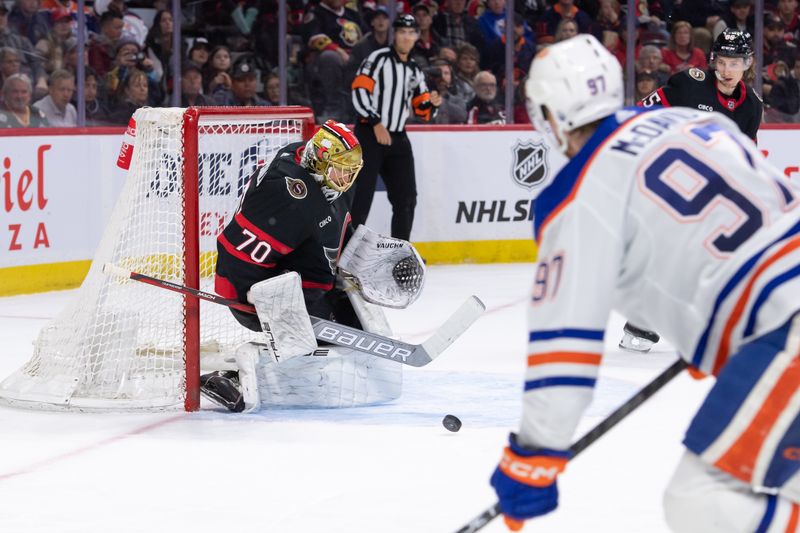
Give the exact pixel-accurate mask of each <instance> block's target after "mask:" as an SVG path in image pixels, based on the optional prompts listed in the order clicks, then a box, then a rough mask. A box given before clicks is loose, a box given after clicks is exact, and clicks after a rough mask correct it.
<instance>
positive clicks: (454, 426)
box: [442, 415, 461, 433]
mask: <svg viewBox="0 0 800 533" xmlns="http://www.w3.org/2000/svg"><path fill="white" fill-rule="evenodd" d="M442 425H443V426H444V427H445V428H446V429H447V431H452V432H453V433H455V432H456V431H458V430H459V429H461V420H459V419H458V417H457V416H454V415H447V416H445V417H444V418H443V419H442Z"/></svg>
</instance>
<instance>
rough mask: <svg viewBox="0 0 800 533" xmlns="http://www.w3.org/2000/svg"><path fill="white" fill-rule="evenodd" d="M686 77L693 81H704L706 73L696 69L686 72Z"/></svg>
mask: <svg viewBox="0 0 800 533" xmlns="http://www.w3.org/2000/svg"><path fill="white" fill-rule="evenodd" d="M686 75H687V76H689V77H690V78H691V79H693V80H695V81H706V73H705V71H704V70H701V69H699V68H697V67H692V68H690V69H688V70H686Z"/></svg>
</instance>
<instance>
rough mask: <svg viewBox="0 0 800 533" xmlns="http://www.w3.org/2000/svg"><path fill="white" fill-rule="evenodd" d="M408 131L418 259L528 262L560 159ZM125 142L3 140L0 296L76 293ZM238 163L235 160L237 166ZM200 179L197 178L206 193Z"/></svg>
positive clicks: (118, 180) (382, 210) (38, 135)
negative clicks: (545, 185)
mask: <svg viewBox="0 0 800 533" xmlns="http://www.w3.org/2000/svg"><path fill="white" fill-rule="evenodd" d="M410 130H411V131H410V133H409V136H410V138H411V142H412V145H413V148H414V160H415V168H416V177H417V189H418V199H417V209H416V215H415V216H416V218H415V222H414V230H413V233H412V241H414V243H415V244H416V245H417V247H418V248H419V250H420V252H421V254H422V255H423V257H425V259H426V260H427V261H428V262H429V263H431V264H433V263H465V262H476V263H479V262H480V263H487V262H516V261H532V260H533V259H534V258H535V254H536V248H535V244H534V243H533V241H532V239H531V234H532V229H531V219H532V201H531V199H530V194H531V193H530V191H531V189H532V187H535V186H536V184H538V183H540V182H541V181H543V180H545V179H547V178H548V177H549V176H552V175H553V173H555V172H557V171H558V169H559V168H560V167H561V166H562V165H563V164H564V161H565V160H564V158H563V156H562V155H561V154H559V153H557V152H556V151H555V150H553V149H551V148H548V147H547V145H546V144H545V143H544V142H543V140H542V139H541V137H540V136H539V134H538V133H536V132H534V131H532V130H531V129H530V128H529V127H523V126H506V127H502V126H472V127H465V126H434V127H415V128H411V129H410ZM7 132H8V133H7ZM12 133H13V135H12ZM122 133H123V130H122V129H118V128H103V129H94V130H74V129H58V130H18V131H11V130H6V132H3V133H0V162H1V163H2V166H0V190H1V191H2V194H3V208H2V211H0V213H1V214H0V249H2V250H3V253H2V254H0V295H11V294H23V293H31V292H40V291H49V290H56V289H66V288H71V287H75V286H77V285H79V284H80V282H81V281H82V279H83V277H84V276H85V274H86V272H87V271H88V268H89V263H90V261H91V258H92V256H93V254H94V249H95V247H96V246H97V244H98V242H99V239H100V237H101V235H102V232H103V228H104V227H105V224H106V221H107V220H108V218H109V215H110V213H111V211H112V210H113V208H114V203H115V201H116V198H117V196H118V194H119V191H120V190H121V187H122V184H123V183H124V180H125V177H126V174H125V171H123V170H120V169H118V168H117V167H116V164H115V162H116V159H117V155H118V152H119V147H120V141H121V137H122ZM799 134H800V128H796V127H794V126H765V127H764V128H762V130H761V131H760V133H759V147H760V148H761V149H762V150H764V151H765V153H767V157H768V159H769V160H770V161H771V162H772V163H773V164H775V165H776V166H777V167H778V168H780V169H782V170H783V171H784V173H785V174H786V175H788V176H790V177H794V178H796V179H797V175H798V173H800V168H798V167H800V155H798V154H797V153H796V149H794V147H796V146H797V144H798V143H797V139H798V135H799ZM239 155H240V154H231V156H232V157H231V158H230V160H231V161H233V162H234V163H233V164H234V165H235V164H236V163H235V162H236V161H237V157H238V156H239ZM232 174H235V172H232ZM217 178H218V176H217ZM204 179H210V177H209V176H204V175H203V170H202V169H201V176H200V180H201V188H202V181H203V180H204ZM200 216H201V220H202V218H203V213H200ZM390 218H391V208H390V206H389V203H388V201H387V199H386V195H385V192H382V191H380V189H379V192H378V194H377V195H376V198H375V202H374V203H373V208H372V212H371V213H370V218H369V221H368V224H369V226H370V227H372V228H373V229H375V230H377V231H380V232H383V233H387V234H388V233H389V221H390Z"/></svg>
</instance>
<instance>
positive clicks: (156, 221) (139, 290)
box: [0, 109, 303, 410]
mask: <svg viewBox="0 0 800 533" xmlns="http://www.w3.org/2000/svg"><path fill="white" fill-rule="evenodd" d="M183 112H184V110H182V109H143V110H139V111H137V114H136V121H137V131H136V148H135V151H134V156H133V161H132V163H131V167H130V170H129V172H128V178H127V180H126V183H125V186H124V188H123V191H122V193H121V195H120V198H119V200H118V202H117V204H116V207H115V209H114V212H113V214H112V216H111V220H110V221H109V223H108V226H107V228H106V230H105V233H104V235H103V238H102V240H101V242H100V245H99V247H98V250H97V252H96V254H95V257H94V261H93V262H92V266H91V268H90V270H89V273H88V275H87V277H86V279H85V281H84V283H83V284H82V286H81V288H80V289H79V290H78V294H77V295H76V297H75V300H74V301H73V302H72V303H71V304H70V305H68V307H67V308H66V309H65V310H64V311H63V312H62V313H61V314H60V315H59V316H58V317H57V318H56V319H55V320H54V321H53V322H52V323H51V324H50V325H48V326H47V327H45V328H44V329H43V330H42V331H41V332H40V334H39V337H38V339H37V340H36V343H35V349H34V354H33V357H32V358H31V360H30V361H29V362H28V363H27V364H25V365H24V366H23V367H22V368H21V369H19V370H18V371H17V372H16V373H14V374H13V375H11V376H10V377H8V378H7V379H6V380H4V381H3V382H2V383H0V400H5V401H6V402H7V403H11V404H13V405H19V406H25V407H34V408H43V409H48V408H49V409H54V408H55V409H57V408H70V407H72V408H77V409H84V410H95V409H112V410H130V409H167V408H180V407H182V406H183V401H184V397H185V390H184V389H185V353H184V348H183V339H184V323H185V317H184V307H183V297H182V296H181V295H179V294H177V293H174V292H170V291H167V290H164V289H161V288H156V287H152V286H149V285H145V284H143V283H140V282H136V281H133V280H127V279H120V278H118V277H110V276H107V275H105V274H103V272H102V267H103V265H104V264H105V263H112V264H115V265H117V266H120V267H123V268H125V269H128V270H132V271H135V272H139V273H142V274H146V275H148V276H153V277H156V278H159V279H166V280H170V281H173V282H176V283H180V284H183V283H184V279H183V270H184V268H183V266H184V265H183V249H184V243H183V239H184V231H183V203H184V194H183V190H182V175H181V168H182V160H181V158H182V154H183V135H182V128H183ZM302 126H303V124H302V120H301V119H289V118H277V117H274V118H273V117H268V116H261V117H259V116H247V115H239V116H237V115H231V116H227V115H226V116H223V117H220V116H210V117H208V118H207V119H206V117H202V116H201V120H200V123H199V126H198V133H199V135H198V137H199V143H198V144H199V158H198V159H199V160H198V171H199V181H200V186H199V205H200V208H199V220H200V252H201V253H200V275H201V287H200V288H201V289H203V290H206V291H210V292H213V273H214V265H215V263H216V236H217V235H218V233H219V232H220V231H221V230H222V228H223V227H224V225H225V224H226V222H227V221H228V220H229V219H230V217H231V216H232V214H233V212H234V210H235V208H236V205H237V202H238V197H239V193H240V191H241V190H242V188H243V187H244V186H245V184H246V180H247V178H248V177H249V176H250V174H251V173H252V171H253V170H254V169H255V168H256V167H257V166H259V165H262V164H266V163H269V161H271V159H272V158H273V157H274V154H275V153H276V152H277V150H278V149H280V148H281V147H282V146H284V145H286V144H288V143H290V142H294V141H299V140H301V139H302ZM87 208H90V206H87ZM200 309H201V313H200V315H201V318H200V335H201V339H200V342H201V356H206V355H207V356H220V355H221V356H223V357H224V356H226V355H229V354H231V353H232V350H233V348H234V347H235V346H237V345H238V344H239V343H241V342H244V341H246V340H250V339H252V338H254V337H255V336H256V334H255V333H253V332H251V331H249V330H247V329H245V328H243V327H242V326H240V325H239V324H238V323H237V322H236V321H235V320H234V319H233V318H232V316H231V314H230V312H229V310H228V309H227V308H225V307H222V306H219V305H217V304H213V303H208V302H201V304H200Z"/></svg>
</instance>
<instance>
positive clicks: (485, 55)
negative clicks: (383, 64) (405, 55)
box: [0, 0, 800, 127]
mask: <svg viewBox="0 0 800 533" xmlns="http://www.w3.org/2000/svg"><path fill="white" fill-rule="evenodd" d="M287 1H288V36H287V38H286V39H283V38H281V37H279V35H278V3H277V1H276V0H205V1H202V2H191V3H188V4H186V6H185V7H184V11H183V20H181V21H180V24H181V28H182V40H181V41H182V49H181V51H180V53H181V55H182V69H181V72H180V73H174V72H172V63H171V59H170V58H171V56H172V52H173V50H172V45H173V41H172V32H173V25H174V24H175V21H174V20H173V19H172V14H171V12H170V11H169V10H168V8H169V7H170V5H171V2H167V1H166V0H152V1H139V2H136V1H127V0H95V1H94V2H92V1H90V0H87V7H86V27H87V32H88V33H87V45H86V48H85V52H86V53H85V57H84V58H83V61H84V64H85V65H86V68H85V79H84V84H85V85H84V86H85V91H84V98H85V106H86V118H87V125H111V124H120V125H123V124H127V122H128V119H129V118H130V116H131V114H132V113H133V111H134V110H135V109H137V108H138V107H141V106H145V105H150V106H161V105H169V103H170V97H171V92H172V83H173V77H174V76H175V75H176V74H179V75H180V80H181V87H182V93H183V94H182V99H181V100H182V101H181V105H183V106H188V105H233V106H245V105H277V104H278V101H279V87H280V82H281V78H280V76H281V75H283V76H285V77H286V84H287V87H288V103H289V104H297V105H306V106H310V107H311V108H312V109H313V110H314V112H315V115H316V118H317V120H318V122H322V121H324V120H326V119H330V118H333V119H336V120H340V121H344V122H349V123H352V121H353V120H354V118H355V114H354V111H353V108H352V103H351V98H350V84H351V82H352V80H353V78H354V76H355V72H356V70H357V69H358V67H359V65H360V64H361V62H362V61H363V60H364V59H365V58H366V57H367V56H368V55H369V54H370V53H371V52H372V51H374V50H376V49H378V48H381V47H383V46H386V45H387V43H388V39H389V28H390V16H391V11H392V10H391V9H389V8H388V4H387V2H389V1H396V2H397V3H396V5H395V9H394V11H395V12H397V13H411V14H412V15H413V16H414V17H415V18H416V19H417V22H418V24H419V27H420V38H419V41H418V42H417V44H416V47H415V48H414V50H413V52H412V57H413V58H414V60H415V61H416V62H417V63H419V64H420V66H422V68H423V71H424V72H425V76H426V79H427V83H428V85H429V87H430V88H431V89H435V90H437V91H439V92H440V93H441V95H442V97H443V103H442V106H441V109H440V111H439V113H438V115H437V117H436V118H435V120H434V122H435V123H438V124H465V123H466V124H502V123H505V122H507V121H508V120H507V117H506V116H505V113H506V106H505V102H504V96H505V87H506V84H507V83H509V81H508V80H506V79H505V78H506V70H505V45H506V31H505V21H506V5H505V3H506V0H442V3H441V4H437V3H436V2H435V1H433V0H350V1H349V2H348V3H345V0H287ZM515 7H516V10H515V12H514V13H513V14H512V17H511V19H512V20H513V23H514V31H513V35H514V66H513V79H512V80H510V83H512V84H513V86H514V91H513V94H514V103H513V104H514V105H513V110H514V117H513V120H514V122H525V121H526V120H527V117H526V113H525V108H524V97H523V94H522V87H524V80H525V77H526V75H527V70H528V68H529V66H530V63H531V59H532V58H533V56H534V55H535V53H536V52H537V51H538V50H540V49H541V48H543V47H546V46H548V45H549V44H551V43H554V42H558V41H560V40H563V39H567V38H569V37H572V36H574V35H576V34H578V33H591V34H594V35H595V36H596V37H598V38H599V39H600V40H601V41H602V42H603V44H604V45H605V46H606V47H607V48H608V49H609V50H610V51H611V52H612V53H613V54H614V55H615V56H616V57H617V58H618V59H619V60H620V62H621V63H624V61H625V56H626V47H627V46H629V45H633V46H634V47H635V56H636V68H635V70H636V80H635V89H636V97H637V98H641V97H643V96H646V95H647V94H649V93H650V92H651V91H653V90H654V89H655V88H657V87H658V86H659V85H661V84H663V83H664V82H665V81H666V79H667V77H668V76H670V75H671V74H674V73H676V72H679V71H681V70H684V69H687V68H690V67H697V68H701V69H704V68H707V62H708V53H709V50H710V48H711V44H712V43H713V40H714V38H715V37H716V36H717V35H718V34H719V33H720V32H721V31H722V30H723V29H725V28H726V27H729V26H734V27H738V28H740V29H745V30H747V31H750V32H751V33H752V31H753V26H754V22H753V12H754V7H753V5H752V0H650V1H647V0H637V2H636V13H635V14H634V16H635V17H636V21H635V22H636V32H635V42H633V43H630V42H629V39H627V36H626V33H625V18H626V8H627V5H621V4H620V2H619V1H618V0H525V1H524V2H520V1H519V0H518V1H517V2H515ZM76 10H77V4H76V2H75V1H74V0H0V88H2V90H0V127H38V126H46V125H50V126H59V127H61V126H74V125H76V123H77V113H76V101H75V84H76V80H75V76H76V72H77V65H78V61H79V58H78V54H77V39H76V35H77V31H78V24H77V17H76ZM765 12H766V14H765V16H764V40H763V55H764V68H763V86H762V87H758V88H756V89H757V90H758V91H760V92H761V94H762V96H763V99H764V102H765V110H766V111H765V121H767V122H800V57H799V56H798V40H799V39H800V19H799V18H798V0H765ZM280 46H286V49H287V53H288V63H289V64H288V69H287V71H286V72H284V73H279V72H278V68H277V67H278V55H279V47H280ZM746 81H747V82H748V83H752V79H749V80H746Z"/></svg>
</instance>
